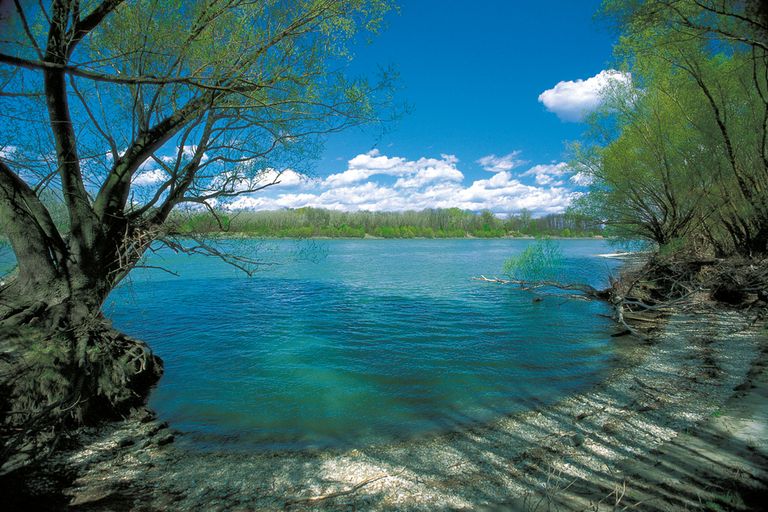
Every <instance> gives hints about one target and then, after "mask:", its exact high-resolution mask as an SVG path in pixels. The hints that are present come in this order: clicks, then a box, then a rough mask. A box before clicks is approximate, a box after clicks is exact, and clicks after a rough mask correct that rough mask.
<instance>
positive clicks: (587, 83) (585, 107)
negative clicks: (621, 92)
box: [539, 69, 632, 122]
mask: <svg viewBox="0 0 768 512" xmlns="http://www.w3.org/2000/svg"><path fill="white" fill-rule="evenodd" d="M631 80H632V77H631V75H630V74H629V73H624V72H621V71H616V70H615V69H608V70H604V71H601V72H600V73H598V74H597V75H595V76H593V77H591V78H587V79H586V80H575V81H573V80H567V81H562V82H559V83H558V84H557V85H555V86H554V87H553V88H552V89H547V90H546V91H544V92H542V93H541V94H540V95H539V101H540V102H541V103H543V104H544V106H545V107H546V108H547V110H549V111H550V112H554V113H555V114H557V116H558V117H559V118H560V119H562V120H563V121H571V122H578V121H581V120H583V119H584V116H585V115H587V114H588V113H590V112H593V111H595V109H597V107H599V106H600V104H601V103H602V102H603V93H604V91H605V90H606V88H607V87H609V86H611V85H612V84H619V85H621V84H626V85H629V84H630V83H631Z"/></svg>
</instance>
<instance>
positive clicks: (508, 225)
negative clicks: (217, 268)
mask: <svg viewBox="0 0 768 512" xmlns="http://www.w3.org/2000/svg"><path fill="white" fill-rule="evenodd" d="M217 217H218V220H217ZM171 221H172V225H173V226H174V229H175V230H176V231H178V232H179V233H182V234H215V233H240V234H245V235H251V236H261V237H277V238H310V237H331V238H339V237H341V238H362V237H365V236H371V237H378V238H464V237H468V236H469V237H477V238H499V237H505V236H565V237H569V236H577V237H585V236H594V235H595V234H597V233H599V232H600V231H599V229H598V228H596V227H595V224H596V223H595V222H593V221H591V220H590V219H588V218H586V217H584V216H580V215H573V214H565V215H547V216H544V217H541V218H536V219H534V218H531V216H530V214H528V213H527V212H523V213H522V214H521V215H518V216H510V217H509V218H506V219H500V218H498V217H496V216H494V215H493V213H491V212H490V211H485V212H482V213H481V214H479V215H478V214H476V213H473V212H470V211H462V210H459V209H456V208H451V209H445V210H443V209H430V210H423V211H420V212H415V211H406V212H367V211H359V212H341V211H334V210H323V209H319V208H298V209H296V210H278V211H260V212H250V211H241V212H217V213H216V215H215V216H214V215H213V214H211V213H186V214H185V213H182V212H179V213H177V214H176V215H175V216H174V217H173V218H172V219H171ZM219 224H221V226H220V225H219Z"/></svg>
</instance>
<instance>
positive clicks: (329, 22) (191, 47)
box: [0, 0, 390, 422]
mask: <svg viewBox="0 0 768 512" xmlns="http://www.w3.org/2000/svg"><path fill="white" fill-rule="evenodd" d="M389 3H390V2H389V0H292V1H284V0H263V1H258V2H253V1H248V0H197V1H186V0H184V1H182V0H176V1H168V0H136V1H123V0H100V1H96V0H91V1H86V0H53V1H52V2H51V4H50V5H44V4H43V2H36V3H32V2H29V3H28V4H27V3H24V5H22V4H23V2H19V1H15V2H13V3H12V4H11V3H8V4H6V5H5V6H4V7H3V10H2V16H3V18H2V21H1V23H2V31H1V33H2V36H0V38H2V41H1V42H0V116H2V117H0V119H2V120H1V121H0V122H2V130H0V224H1V225H0V230H1V231H2V233H4V235H5V236H6V237H7V238H8V240H9V241H10V244H11V246H12V249H13V252H14V253H15V256H16V260H17V262H18V268H17V271H16V272H15V273H14V274H13V275H12V276H10V278H5V280H4V281H3V282H2V284H0V332H2V334H1V335H2V336H3V342H4V343H5V345H6V346H5V347H4V354H5V355H4V359H3V360H2V361H1V363H2V364H4V365H5V366H4V367H3V368H2V369H4V370H6V373H5V375H4V376H5V377H8V375H9V373H8V372H12V371H13V368H30V367H34V366H35V365H38V366H41V365H42V366H43V367H45V368H44V370H40V372H39V375H37V377H38V378H37V379H36V380H35V379H31V378H30V377H29V376H28V377H27V378H26V379H25V378H16V379H15V380H13V381H11V380H6V381H5V382H4V383H0V384H5V389H3V390H2V391H3V394H4V398H6V399H7V400H6V401H5V402H4V403H3V404H2V407H0V412H4V413H6V422H18V421H20V418H25V417H27V416H29V414H31V412H33V411H42V410H45V411H52V410H53V411H58V412H62V411H68V414H70V415H71V416H73V417H75V418H77V419H83V418H88V417H99V416H103V414H104V413H105V412H109V411H115V410H120V409H121V408H124V407H125V405H126V404H129V403H130V402H131V401H132V400H134V399H136V398H137V395H138V397H140V396H141V395H142V393H143V391H144V389H146V386H147V385H148V384H149V383H151V382H152V381H153V380H154V379H156V378H157V377H158V375H159V371H160V370H159V361H158V360H157V359H156V358H154V357H153V356H152V354H151V352H150V350H149V349H148V348H147V347H146V345H144V344H143V343H141V342H139V341H136V340H132V339H129V338H127V337H126V336H124V335H122V334H120V333H117V332H115V331H114V330H113V329H112V328H111V327H110V325H109V323H108V322H107V321H105V319H104V317H103V316H102V313H101V307H102V304H103V302H104V301H105V299H106V298H107V296H108V294H109V293H110V291H111V290H112V289H113V288H114V287H115V286H116V285H117V284H118V283H119V282H120V281H121V280H122V279H123V278H124V277H125V276H126V275H127V273H128V272H129V271H130V270H131V268H133V267H134V266H135V265H136V264H137V262H139V261H140V260H141V258H142V256H143V255H144V253H145V251H146V250H147V249H148V248H149V247H150V246H151V245H152V244H154V243H158V242H160V243H162V242H163V241H164V240H166V241H167V236H168V234H169V228H168V227H167V223H166V221H167V219H168V218H169V215H170V214H171V212H172V211H173V210H174V208H176V207H177V206H179V205H182V204H185V203H193V204H195V205H198V206H199V207H200V208H205V207H209V208H213V207H214V206H216V205H217V204H221V202H222V201H226V200H227V198H231V197H233V196H237V195H240V194H245V193H251V192H254V191H257V190H259V189H262V188H264V187H266V186H269V185H271V184H274V183H277V182H279V181H280V177H281V174H282V173H283V172H284V171H286V169H289V168H290V169H294V170H295V169H297V167H296V166H298V165H300V163H301V162H302V161H304V160H305V159H306V158H308V157H310V156H312V154H313V151H314V150H315V149H316V148H317V144H318V142H319V140H320V139H319V138H320V137H321V136H322V135H323V134H327V133H329V132H333V131H337V130H341V129H344V128H347V127H350V126H354V125H359V124H361V123H366V122H369V121H372V120H375V119H376V117H377V114H378V112H379V110H378V108H377V107H379V106H381V105H382V104H383V103H385V102H386V101H387V100H388V98H387V90H388V87H386V85H387V84H386V83H384V82H378V83H377V84H375V85H369V84H368V83H367V82H365V81H362V80H351V79H347V78H345V74H344V70H345V67H346V63H347V61H348V60H349V58H350V54H349V52H348V48H349V43H350V42H351V41H352V40H353V39H354V38H356V37H359V36H360V34H361V33H365V32H368V33H370V32H375V31H376V30H377V28H378V27H379V25H380V23H381V20H382V16H383V15H384V14H385V12H386V11H387V10H389V8H390V5H389ZM385 80H386V77H385ZM291 172H293V171H291ZM46 191H47V192H46ZM51 191H56V193H57V195H58V197H59V199H60V201H61V202H62V203H63V205H64V210H65V214H66V218H65V219H64V222H55V220H56V219H55V218H54V216H53V215H52V213H51V211H50V209H49V208H47V207H46V205H45V203H44V201H41V199H40V198H41V195H42V194H44V193H50V192H51ZM198 250H200V248H199V247H198ZM203 250H205V249H203ZM9 347H10V348H9ZM16 377H18V376H16ZM33 381H34V382H33Z"/></svg>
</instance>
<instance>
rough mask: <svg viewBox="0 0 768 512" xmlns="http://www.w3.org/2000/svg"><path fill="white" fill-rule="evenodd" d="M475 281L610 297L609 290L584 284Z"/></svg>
mask: <svg viewBox="0 0 768 512" xmlns="http://www.w3.org/2000/svg"><path fill="white" fill-rule="evenodd" d="M473 279H475V280H477V281H485V282H487V283H498V284H516V285H518V286H520V287H522V288H523V289H525V290H534V289H537V288H558V289H560V290H568V291H577V292H581V293H583V294H584V295H586V296H588V297H593V298H595V299H599V300H608V299H610V296H611V289H610V288H608V289H606V290H598V289H597V288H595V287H593V286H590V285H588V284H584V283H559V282H557V281H522V280H518V279H499V278H497V277H490V278H489V277H485V276H482V275H481V276H480V277H474V278H473Z"/></svg>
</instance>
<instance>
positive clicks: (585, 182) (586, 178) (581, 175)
mask: <svg viewBox="0 0 768 512" xmlns="http://www.w3.org/2000/svg"><path fill="white" fill-rule="evenodd" d="M570 181H571V183H573V184H574V185H576V186H579V187H588V186H589V185H591V184H592V181H593V180H592V176H590V175H589V174H588V173H586V172H584V171H580V172H577V173H576V174H574V175H573V176H571V178H570Z"/></svg>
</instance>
